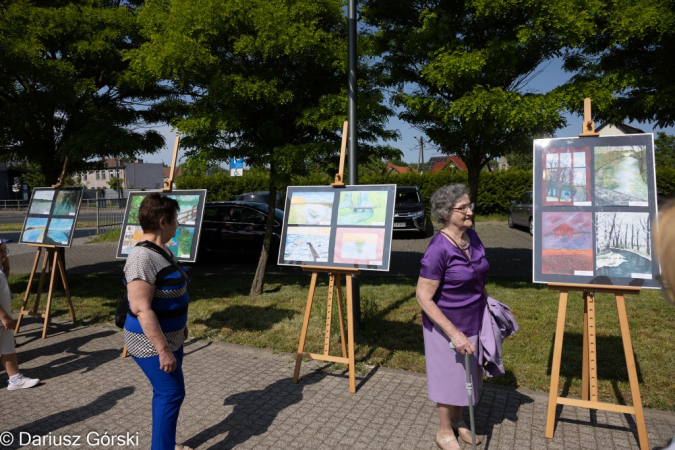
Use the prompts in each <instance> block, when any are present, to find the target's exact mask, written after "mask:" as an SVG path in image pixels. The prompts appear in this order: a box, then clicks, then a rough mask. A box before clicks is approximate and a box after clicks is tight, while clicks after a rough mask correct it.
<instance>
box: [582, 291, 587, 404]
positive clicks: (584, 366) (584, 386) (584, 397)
mask: <svg viewBox="0 0 675 450" xmlns="http://www.w3.org/2000/svg"><path fill="white" fill-rule="evenodd" d="M583 342H584V343H583V353H582V355H581V359H582V363H581V399H582V400H588V292H584V329H583Z"/></svg>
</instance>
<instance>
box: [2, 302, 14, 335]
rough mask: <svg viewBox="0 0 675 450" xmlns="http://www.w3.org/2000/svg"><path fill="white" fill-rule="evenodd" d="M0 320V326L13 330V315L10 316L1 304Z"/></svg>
mask: <svg viewBox="0 0 675 450" xmlns="http://www.w3.org/2000/svg"><path fill="white" fill-rule="evenodd" d="M0 322H2V326H3V327H5V328H6V329H8V330H13V329H14V327H16V321H15V320H14V317H12V315H11V314H10V313H9V311H5V310H4V309H3V307H2V306H0Z"/></svg>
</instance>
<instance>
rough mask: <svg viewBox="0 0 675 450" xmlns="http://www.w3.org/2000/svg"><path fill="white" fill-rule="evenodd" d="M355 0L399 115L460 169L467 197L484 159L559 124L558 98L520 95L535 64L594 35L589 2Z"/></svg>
mask: <svg viewBox="0 0 675 450" xmlns="http://www.w3.org/2000/svg"><path fill="white" fill-rule="evenodd" d="M581 3H582V2H579V4H577V2H570V1H568V0H553V1H548V2H540V1H528V0H515V1H504V0H431V1H429V0H364V1H363V3H362V4H363V18H364V20H365V21H366V22H367V23H368V24H369V25H371V26H372V27H373V28H374V29H375V31H374V32H373V34H372V39H373V41H374V44H373V45H375V46H376V48H377V49H378V51H379V53H380V55H381V62H380V63H379V64H378V67H379V69H380V71H381V72H382V73H383V74H384V76H385V83H386V85H387V86H388V87H390V88H391V89H393V91H394V92H393V95H392V100H393V102H394V104H395V105H396V106H399V107H402V108H403V112H402V113H401V114H400V115H399V117H400V118H401V119H403V120H405V121H407V122H408V123H410V124H412V125H413V126H414V127H416V128H418V129H420V130H421V131H423V132H425V133H426V135H427V136H428V137H429V138H430V140H432V141H433V142H434V143H435V144H437V145H438V146H439V148H440V151H441V152H442V153H445V154H449V155H450V154H456V155H457V156H460V157H461V158H462V160H463V161H464V162H465V163H466V165H467V169H468V184H469V189H470V191H471V197H472V201H473V202H476V199H477V195H478V181H479V177H480V173H481V170H482V169H483V168H484V167H486V166H487V165H488V164H489V163H490V161H492V160H493V159H494V158H497V157H499V156H503V155H506V154H509V153H512V152H515V151H518V149H522V148H527V147H529V146H531V145H532V139H533V137H534V136H536V135H538V134H539V133H552V132H553V131H554V130H555V129H557V128H559V127H561V126H563V125H564V124H565V120H564V117H563V115H562V113H563V110H562V105H561V103H560V96H559V94H558V93H557V92H552V93H547V94H540V93H536V92H529V91H528V90H527V84H528V82H529V81H530V80H531V79H532V77H534V76H536V75H537V69H538V68H539V67H540V65H541V64H542V63H543V62H545V61H547V60H549V59H551V58H553V57H555V56H557V55H559V54H560V53H561V52H562V51H563V49H564V48H566V46H570V45H575V44H576V43H578V42H579V41H580V40H582V39H584V38H585V36H587V35H588V34H589V33H590V32H592V30H593V26H592V24H589V23H588V22H589V21H588V19H587V18H586V16H587V15H588V14H589V8H592V7H593V1H591V2H583V6H582V5H581Z"/></svg>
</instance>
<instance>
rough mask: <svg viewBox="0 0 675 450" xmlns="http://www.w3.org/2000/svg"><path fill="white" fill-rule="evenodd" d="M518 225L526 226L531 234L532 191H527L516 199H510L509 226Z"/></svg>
mask: <svg viewBox="0 0 675 450" xmlns="http://www.w3.org/2000/svg"><path fill="white" fill-rule="evenodd" d="M516 225H519V226H522V227H527V228H528V229H529V230H530V236H532V191H527V192H525V193H524V194H523V195H521V196H520V198H519V199H518V200H511V208H509V228H513V227H514V226H516Z"/></svg>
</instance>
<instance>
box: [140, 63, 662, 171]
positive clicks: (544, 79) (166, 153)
mask: <svg viewBox="0 0 675 450" xmlns="http://www.w3.org/2000/svg"><path fill="white" fill-rule="evenodd" d="M540 69H543V71H542V72H541V73H540V74H539V75H538V76H537V77H536V78H534V79H533V80H532V81H531V82H530V83H529V84H528V85H527V86H526V90H528V91H531V92H542V93H544V92H548V91H550V90H552V89H554V88H556V87H557V86H560V85H561V84H563V83H564V82H566V81H567V80H568V79H569V78H570V75H569V74H567V73H565V72H564V71H563V70H562V61H561V60H560V59H554V60H551V61H549V62H547V63H543V64H542V65H541V66H540ZM346 82H347V80H346V79H345V83H346ZM590 97H591V99H592V97H593V95H592V93H591V94H590ZM566 118H567V124H568V125H567V126H566V127H565V128H562V129H560V130H558V132H557V133H556V137H575V136H578V135H579V133H581V123H582V117H580V116H576V115H571V114H568V115H567V116H566ZM628 124H629V125H632V126H634V127H636V128H639V129H641V130H643V131H644V132H645V133H652V132H653V133H656V132H657V131H665V132H666V133H668V134H675V128H674V127H669V128H663V129H661V128H655V127H654V126H653V125H652V124H650V123H643V124H640V123H636V122H628ZM599 125H601V124H599V123H596V124H595V126H596V127H598V126H599ZM389 128H391V129H397V130H399V131H400V133H401V139H399V140H398V141H396V142H393V141H392V142H389V143H390V144H391V145H392V146H394V147H398V148H400V149H401V150H402V151H403V160H404V161H406V162H409V163H416V162H417V160H418V156H419V137H420V133H419V131H417V130H415V129H413V128H412V127H411V126H409V125H408V124H406V123H405V122H403V121H401V120H399V119H398V118H396V117H392V118H391V119H390V120H389ZM157 130H158V131H159V132H160V133H162V135H164V138H165V139H166V143H167V145H166V147H165V148H164V149H163V150H161V151H160V152H158V153H155V154H152V155H144V156H142V157H141V159H143V160H144V161H146V162H164V163H166V164H170V163H171V158H172V156H173V145H174V142H175V139H176V133H175V132H172V131H171V129H170V128H169V127H158V128H157ZM423 138H424V142H425V147H424V160H425V161H428V160H429V158H430V157H432V156H437V155H440V153H439V152H438V150H436V149H435V146H433V145H432V144H429V143H428V139H427V138H426V136H423ZM182 156H183V154H182V152H181V151H179V153H178V163H179V164H180V160H181V158H182Z"/></svg>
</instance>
